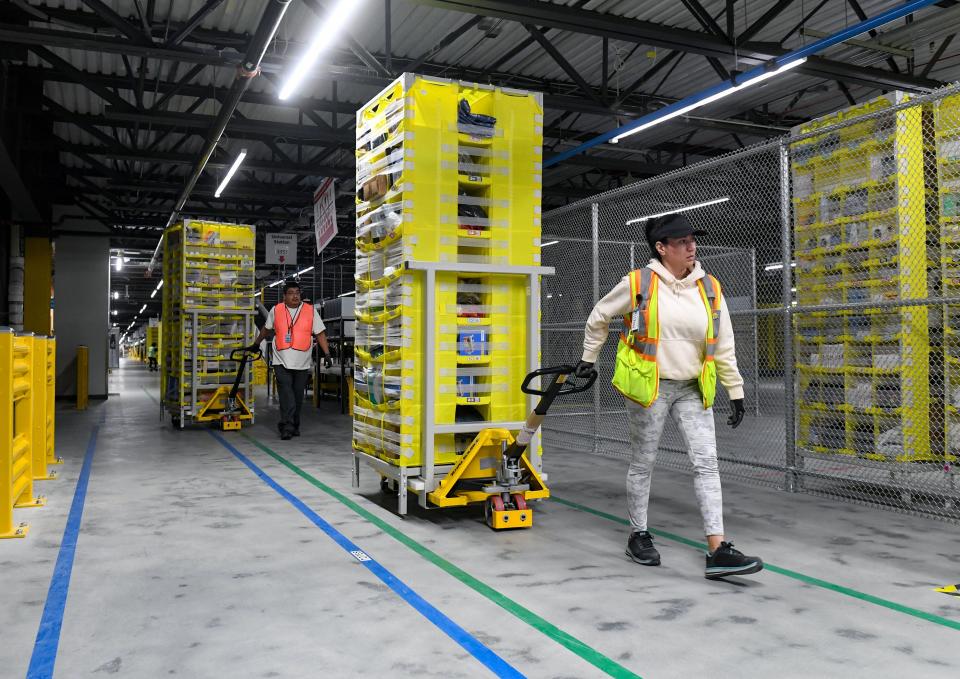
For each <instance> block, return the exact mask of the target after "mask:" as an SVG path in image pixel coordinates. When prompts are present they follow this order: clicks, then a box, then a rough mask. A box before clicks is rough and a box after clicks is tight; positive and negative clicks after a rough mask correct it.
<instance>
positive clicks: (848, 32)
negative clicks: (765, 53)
mask: <svg viewBox="0 0 960 679" xmlns="http://www.w3.org/2000/svg"><path fill="white" fill-rule="evenodd" d="M937 1H938V0H913V2H907V3H905V4H903V5H901V6H899V7H895V8H893V9H890V10H887V11H886V12H883V13H881V14H878V15H877V16H875V17H873V18H872V19H867V20H866V21H861V22H860V23H858V24H854V25H853V26H850V27H848V28H845V29H843V30H842V31H838V32H837V33H834V34H833V35H828V36H827V37H825V38H821V39H820V40H817V41H815V42H812V43H810V44H809V45H806V46H804V47H801V48H800V49H797V50H794V51H793V52H788V53H786V54H784V55H782V56H779V57H775V58H773V59H770V60H769V61H767V62H765V63H763V64H761V65H760V66H757V67H756V68H752V69H750V70H749V71H745V72H744V73H741V74H740V75H738V76H736V77H735V78H732V79H731V80H724V81H722V82H719V83H717V84H716V85H713V86H711V87H708V88H707V89H705V90H702V91H700V92H698V93H697V94H691V95H690V96H689V97H686V98H684V99H680V100H679V101H676V102H674V103H672V104H670V105H669V106H664V107H663V108H661V109H659V110H658V111H656V112H654V113H650V114H647V115H645V116H643V117H641V118H637V119H636V120H633V121H631V122H629V123H627V124H626V125H622V126H620V127H617V128H615V129H613V130H609V131H607V132H604V133H603V134H601V135H598V136H596V137H594V138H593V139H590V140H589V141H585V142H584V143H582V144H580V145H579V146H575V147H574V148H572V149H568V150H566V151H563V152H562V153H558V154H556V155H554V156H551V157H550V158H547V160H546V161H544V163H543V166H544V167H552V166H554V165H556V164H558V163H562V162H563V161H564V160H566V159H567V158H572V157H573V156H576V155H579V154H581V153H583V152H585V151H586V150H587V149H591V148H593V147H594V146H599V145H600V144H604V143H606V142H608V141H610V140H612V139H615V138H616V137H620V136H623V135H624V134H625V133H627V132H630V131H631V130H635V129H636V128H638V127H644V126H649V125H650V124H651V123H654V122H656V121H658V120H660V119H661V118H666V117H668V116H670V114H671V113H673V114H674V115H676V114H675V111H678V110H681V109H684V108H687V107H688V106H690V105H691V104H697V103H699V102H701V101H703V100H704V99H708V98H710V97H713V96H715V95H717V94H720V93H721V92H725V91H727V90H730V89H733V88H735V87H737V86H739V85H742V84H744V83H746V82H748V81H750V80H753V79H754V78H756V77H758V76H761V75H763V74H765V73H769V72H770V71H775V70H777V69H778V68H782V67H784V66H786V65H788V64H791V63H793V62H795V61H799V60H801V59H806V58H807V57H809V56H812V55H814V54H816V53H817V52H822V51H823V50H825V49H826V48H828V47H832V46H833V45H836V44H837V43H840V42H843V41H844V40H849V39H850V38H853V37H855V36H858V35H860V34H861V33H866V32H867V31H870V30H873V29H874V28H877V27H878V26H883V25H884V24H888V23H890V22H891V21H895V20H896V19H900V18H902V17H905V16H907V15H908V14H913V13H914V12H916V11H917V10H920V9H923V8H924V7H927V6H929V5H932V4H933V3H934V2H937Z"/></svg>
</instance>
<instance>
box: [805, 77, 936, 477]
mask: <svg viewBox="0 0 960 679" xmlns="http://www.w3.org/2000/svg"><path fill="white" fill-rule="evenodd" d="M905 101H907V95H904V94H902V93H899V92H894V93H891V94H888V95H884V96H882V97H878V98H876V99H874V100H871V101H869V102H866V103H864V104H860V105H858V106H855V107H853V108H849V109H846V110H844V111H840V112H838V113H835V114H831V115H829V116H826V117H824V118H820V119H818V120H815V121H813V122H811V123H808V124H806V125H804V126H802V127H800V128H799V129H795V130H794V132H795V133H807V132H816V131H820V130H825V131H824V133H823V134H818V135H817V136H814V137H811V138H808V139H806V140H803V141H801V142H799V143H795V144H794V145H793V147H792V149H791V154H792V157H793V160H792V165H791V169H792V175H793V177H792V178H793V189H794V198H793V201H794V215H795V224H794V236H795V241H796V255H797V256H796V259H797V265H796V277H797V278H796V282H797V291H798V292H797V297H798V301H799V303H800V305H801V306H806V305H814V304H837V305H849V307H850V308H846V309H844V310H841V311H839V312H837V311H829V312H827V311H824V312H816V313H804V314H801V315H799V316H798V317H796V321H795V329H796V333H797V335H796V340H797V373H798V386H799V393H798V398H797V406H798V409H799V427H798V445H799V447H800V449H801V451H802V452H803V454H804V455H810V456H817V455H820V456H834V455H841V456H847V457H848V458H850V459H859V460H865V461H870V462H875V463H881V464H887V463H915V462H938V461H941V460H942V459H943V458H942V450H940V449H939V447H938V446H936V445H931V436H930V430H931V422H930V416H931V399H932V395H931V392H930V361H929V353H930V338H929V330H928V326H929V324H928V310H927V307H926V306H909V305H907V306H902V307H901V306H898V305H897V303H898V302H899V301H903V302H907V303H909V301H910V300H916V299H922V298H924V297H926V296H928V295H930V290H931V289H932V286H931V285H929V284H928V279H927V269H928V261H927V258H928V252H927V246H928V243H930V244H933V243H936V241H937V234H936V233H935V232H930V233H928V228H927V227H928V225H927V215H926V201H925V197H926V190H927V188H926V187H927V185H928V177H927V176H926V173H927V167H928V165H929V163H928V160H927V158H926V157H925V153H926V151H925V146H924V136H923V127H924V125H923V119H924V109H923V107H921V106H920V105H917V106H910V107H907V108H903V109H901V110H899V111H897V112H896V113H891V114H887V115H877V116H875V117H866V118H864V119H863V120H862V121H861V122H857V123H855V124H852V125H848V126H842V127H831V126H836V125H837V123H840V122H842V121H845V120H848V119H860V118H861V117H862V116H868V114H881V113H882V112H883V111H884V110H887V109H890V108H892V107H894V106H897V105H899V104H901V103H904V102H905ZM828 128H829V129H828ZM931 226H932V225H931ZM871 303H875V304H876V305H877V306H871Z"/></svg>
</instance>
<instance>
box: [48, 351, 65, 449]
mask: <svg viewBox="0 0 960 679" xmlns="http://www.w3.org/2000/svg"><path fill="white" fill-rule="evenodd" d="M46 344H47V386H46V390H47V438H46V451H47V464H48V465H50V464H63V458H62V457H57V450H56V447H55V445H54V444H55V442H56V430H55V427H56V425H57V417H56V415H57V339H56V338H55V337H48V338H47V342H46Z"/></svg>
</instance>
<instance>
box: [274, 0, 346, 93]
mask: <svg viewBox="0 0 960 679" xmlns="http://www.w3.org/2000/svg"><path fill="white" fill-rule="evenodd" d="M364 4H365V3H364V2H363V0H337V2H336V3H335V4H333V5H331V6H329V8H328V9H327V14H326V16H325V17H324V18H323V21H321V22H320V25H319V26H317V32H316V34H315V35H314V36H313V40H311V41H310V45H309V47H307V51H306V52H304V53H303V55H302V56H301V57H300V61H298V62H297V65H296V66H295V67H294V68H293V72H292V73H291V74H290V76H289V77H288V78H287V81H286V82H285V83H284V84H283V86H282V87H281V88H280V99H281V101H285V100H287V99H289V98H290V97H291V96H292V95H293V93H294V92H295V91H296V90H297V88H298V87H300V85H301V83H303V81H304V79H305V78H306V77H307V74H309V73H310V72H311V71H312V70H313V66H314V64H316V63H317V60H318V59H319V58H320V55H321V54H323V52H324V51H325V50H327V49H329V48H330V46H331V45H333V43H334V41H335V40H337V38H339V37H340V35H341V33H342V32H343V27H344V26H346V25H347V23H348V22H349V21H350V19H351V18H352V17H353V15H354V14H355V13H356V11H357V10H358V9H360V7H361V6H363V5H364Z"/></svg>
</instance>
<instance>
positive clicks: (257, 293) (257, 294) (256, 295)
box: [253, 292, 263, 297]
mask: <svg viewBox="0 0 960 679" xmlns="http://www.w3.org/2000/svg"><path fill="white" fill-rule="evenodd" d="M262 294H263V293H262V292H255V293H254V294H253V296H254V297H259V296H260V295H262Z"/></svg>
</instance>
